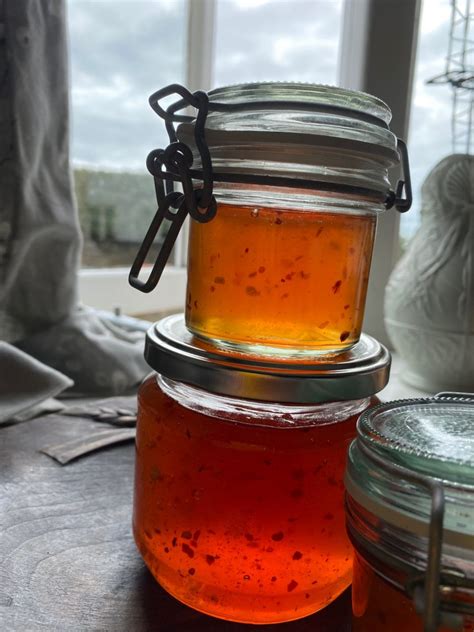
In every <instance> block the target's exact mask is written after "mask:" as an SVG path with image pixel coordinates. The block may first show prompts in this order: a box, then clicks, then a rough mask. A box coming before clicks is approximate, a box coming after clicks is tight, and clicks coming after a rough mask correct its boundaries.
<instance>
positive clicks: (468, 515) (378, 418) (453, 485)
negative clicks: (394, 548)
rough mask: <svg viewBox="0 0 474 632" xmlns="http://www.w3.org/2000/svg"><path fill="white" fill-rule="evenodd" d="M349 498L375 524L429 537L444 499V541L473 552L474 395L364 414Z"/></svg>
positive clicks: (351, 461)
mask: <svg viewBox="0 0 474 632" xmlns="http://www.w3.org/2000/svg"><path fill="white" fill-rule="evenodd" d="M357 431H358V436H357V439H356V440H355V441H354V442H353V443H352V444H351V446H350V448H349V454H348V461H347V469H346V478H345V484H346V490H347V492H348V494H349V496H350V497H352V498H353V499H354V500H355V501H356V502H357V503H359V504H360V505H361V506H362V507H364V508H365V509H366V510H368V511H369V512H370V513H371V514H372V515H374V516H376V518H377V520H382V521H385V522H386V523H388V524H390V525H394V526H396V527H398V528H401V529H404V530H405V531H406V532H409V533H411V534H416V535H418V536H428V533H429V526H430V522H431V511H432V502H433V500H432V493H434V492H433V490H434V489H438V490H439V489H442V491H443V495H444V501H443V502H444V520H443V534H444V535H443V541H444V543H447V544H454V545H456V546H461V547H468V548H471V549H472V550H474V394H472V395H471V394H468V393H465V394H464V393H453V394H440V395H437V396H436V397H433V398H430V399H413V400H400V401H395V402H390V403H387V404H380V405H378V406H375V407H374V408H372V409H369V410H368V411H366V412H364V413H362V415H361V416H360V418H359V421H358V424H357Z"/></svg>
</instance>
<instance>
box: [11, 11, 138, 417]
mask: <svg viewBox="0 0 474 632" xmlns="http://www.w3.org/2000/svg"><path fill="white" fill-rule="evenodd" d="M68 137H69V87H68V58H67V30H66V24H65V4H64V2H63V0H20V1H19V0H0V283H1V288H0V339H2V340H3V341H4V342H5V343H9V344H8V352H6V351H5V349H7V346H6V345H4V347H3V351H4V352H3V353H0V375H2V374H3V375H5V373H4V372H5V371H10V370H13V367H14V366H15V362H13V360H12V358H13V356H14V354H15V351H16V350H17V349H21V351H22V352H23V354H27V356H31V357H32V358H35V359H36V360H35V362H33V363H32V370H33V372H34V369H35V367H36V368H38V361H39V362H40V363H42V364H44V365H47V366H48V367H51V368H53V369H54V370H55V372H56V373H57V372H59V373H60V374H63V375H64V376H67V378H66V381H65V382H64V384H65V385H69V384H70V380H72V381H73V382H74V385H73V387H72V389H73V390H75V391H76V392H80V393H88V394H101V395H103V394H107V393H109V394H117V393H120V392H123V391H126V390H128V389H130V388H132V387H134V386H136V385H137V384H138V383H139V382H140V380H141V379H142V377H143V376H144V375H145V373H146V372H147V366H146V364H145V361H144V360H143V357H142V347H143V329H144V327H140V326H139V325H138V326H137V331H134V327H130V326H127V327H122V326H121V323H120V321H117V319H115V322H111V320H110V319H109V318H108V317H107V316H106V315H103V314H98V313H96V312H94V311H93V310H91V309H85V308H82V307H80V306H79V305H78V294H77V278H76V277H77V270H78V266H79V261H80V251H81V233H80V228H79V224H78V214H77V209H76V206H75V200H74V196H73V188H72V182H71V173H70V168H69V142H68V141H69V138H68ZM140 329H141V331H140ZM18 353H20V352H18ZM24 358H25V356H24V355H22V357H21V363H23V364H24ZM23 364H22V365H23ZM9 367H10V368H9ZM56 377H57V376H56ZM68 378H69V379H68ZM0 380H1V377H0ZM33 381H34V380H33ZM4 384H5V382H4ZM24 388H25V390H28V389H30V388H33V387H32V381H30V384H28V383H25V384H24ZM4 390H5V389H4ZM53 390H54V389H53ZM1 396H2V390H1V389H0V397H1ZM6 396H7V395H5V394H4V397H6ZM1 405H2V402H1V399H0V406H1Z"/></svg>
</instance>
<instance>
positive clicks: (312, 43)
mask: <svg viewBox="0 0 474 632" xmlns="http://www.w3.org/2000/svg"><path fill="white" fill-rule="evenodd" d="M192 1H198V0H192ZM349 1H351V0H349ZM352 1H357V0H352ZM68 7H69V29H70V58H71V78H72V117H73V144H72V155H73V160H74V161H75V162H76V163H80V164H88V165H95V166H97V167H100V168H113V169H120V168H127V169H133V170H141V171H144V170H145V159H146V156H147V154H148V153H149V151H150V150H151V149H153V148H155V147H160V146H164V145H165V144H167V137H166V134H165V132H164V127H163V124H162V122H161V120H160V119H159V118H158V117H157V116H156V115H155V114H154V113H153V112H152V110H151V108H150V107H149V105H148V97H149V95H150V94H151V93H152V92H153V91H155V90H157V89H158V88H160V87H162V86H164V85H167V84H169V83H173V82H178V83H184V81H185V51H186V33H187V22H186V20H187V16H186V2H185V0H69V2H68ZM342 8H343V2H342V0H217V16H216V27H217V28H216V41H215V59H214V86H218V85H228V84H233V83H241V82H249V81H265V80H277V81H282V80H289V81H307V82H312V83H326V84H336V83H337V64H338V61H337V60H338V47H339V39H340V33H341V26H342ZM449 21H450V5H449V1H448V0H429V2H428V1H427V2H425V3H424V7H423V13H422V20H421V34H420V37H419V45H418V54H417V65H416V72H415V84H414V95H413V107H412V114H411V124H410V134H409V138H408V142H409V151H410V158H411V166H412V176H413V185H414V192H415V195H416V198H415V208H414V211H412V212H410V213H408V214H407V215H406V216H404V217H403V224H402V230H405V231H406V230H409V231H412V230H413V227H414V226H416V224H417V222H418V221H419V220H418V211H417V209H418V208H419V206H420V199H419V190H420V186H421V182H422V180H423V178H424V177H425V176H426V174H427V173H428V171H429V170H430V169H431V168H432V167H433V166H434V164H435V163H436V162H437V161H438V160H440V159H441V158H443V157H444V156H445V155H446V154H448V153H450V151H451V111H452V92H451V90H450V88H449V87H448V86H427V85H426V80H427V79H430V78H432V77H433V76H435V75H438V74H440V73H442V72H444V69H445V55H446V52H447V46H448V36H449ZM387 46H388V47H392V48H388V49H387V50H388V51H389V52H390V51H391V55H392V57H393V55H394V54H395V60H396V51H395V53H394V50H393V46H394V44H393V43H391V42H388V43H387ZM404 227H405V228H404ZM407 227H408V228H407Z"/></svg>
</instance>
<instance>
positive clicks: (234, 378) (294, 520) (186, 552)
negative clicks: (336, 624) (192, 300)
mask: <svg viewBox="0 0 474 632" xmlns="http://www.w3.org/2000/svg"><path fill="white" fill-rule="evenodd" d="M145 356H146V358H147V360H148V363H149V364H150V365H151V366H152V367H153V368H154V369H155V371H156V372H157V373H155V374H153V375H152V376H151V377H149V378H148V379H147V380H146V381H145V382H144V384H143V385H142V386H141V388H140V391H139V402H138V422H137V438H136V474H135V498H134V517H133V529H134V535H135V541H136V543H137V546H138V548H139V550H140V552H141V554H142V556H143V558H144V560H145V562H146V564H147V565H148V567H149V569H150V570H151V572H152V573H153V575H154V577H155V578H156V579H157V580H158V582H159V583H160V584H161V585H162V586H163V587H164V588H165V589H166V590H167V591H168V592H169V593H171V594H172V595H174V596H175V597H176V598H177V599H179V600H180V601H182V602H183V603H185V604H187V605H189V606H191V607H193V608H195V609H197V610H200V611H202V612H205V613H207V614H210V615H213V616H216V617H220V618H223V619H228V620H233V621H241V622H247V623H277V622H282V621H289V620H292V619H298V618H300V617H304V616H306V615H309V614H312V613H314V612H316V611H318V610H320V609H322V608H324V607H325V606H326V605H328V604H329V603H330V602H331V601H333V600H334V599H335V598H336V597H337V596H338V595H339V594H340V593H341V592H342V591H343V590H344V589H345V588H347V586H348V585H349V584H350V581H351V572H352V548H351V545H350V542H349V539H348V537H347V535H346V532H345V526H344V486H343V473H344V467H345V461H346V453H347V448H348V445H349V443H350V441H351V440H352V439H353V438H354V436H355V432H356V420H357V417H358V415H359V414H360V413H361V412H362V411H363V410H365V409H366V408H367V407H368V406H369V405H370V404H371V403H374V401H377V400H376V399H375V400H374V397H373V395H374V394H375V393H376V392H378V391H380V390H381V389H382V388H383V387H384V385H385V384H386V382H387V380H388V369H389V362H390V358H389V354H388V352H387V351H386V349H384V348H383V347H382V346H381V345H379V344H378V343H377V342H376V341H375V340H373V339H371V338H369V337H368V336H364V335H363V336H362V338H361V340H360V342H359V343H358V344H357V345H355V346H354V348H353V349H352V350H350V351H348V352H346V353H343V354H341V355H340V356H339V358H338V359H339V362H338V363H337V364H333V363H332V359H331V358H329V359H328V358H326V359H325V360H324V361H323V360H321V361H319V362H318V363H317V364H313V365H308V364H306V363H303V362H300V363H289V362H259V361H256V360H252V359H248V358H244V357H243V356H241V355H239V354H235V355H234V356H229V355H227V356H225V355H220V354H219V353H217V352H216V351H215V349H213V347H212V346H210V345H207V344H206V343H203V342H201V341H199V340H196V339H195V338H193V337H192V336H191V335H190V334H189V332H188V331H187V329H186V327H185V325H184V319H183V317H182V316H178V317H169V318H167V319H164V320H163V321H161V322H159V323H157V324H156V325H155V326H154V327H153V328H152V329H151V330H150V331H149V332H148V335H147V341H146V351H145Z"/></svg>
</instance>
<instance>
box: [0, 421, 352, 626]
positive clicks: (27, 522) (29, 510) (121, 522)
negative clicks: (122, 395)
mask: <svg viewBox="0 0 474 632" xmlns="http://www.w3.org/2000/svg"><path fill="white" fill-rule="evenodd" d="M94 426H95V423H94V422H92V421H88V420H85V419H78V418H67V417H61V416H60V415H50V416H48V417H42V418H39V419H36V420H34V421H29V422H26V423H22V424H18V425H14V426H9V427H6V428H0V630H1V632H10V631H14V632H17V631H18V632H20V631H21V632H36V631H38V632H39V631H41V632H43V631H48V632H53V631H58V632H59V631H61V632H66V631H70V630H74V631H76V630H77V631H83V630H85V631H88V630H94V631H104V632H105V631H106V632H109V631H110V632H115V631H117V632H122V631H123V632H145V631H146V632H154V631H156V632H174V631H179V632H181V631H183V632H188V631H189V632H198V631H199V632H200V631H215V632H236V631H237V630H242V631H244V630H258V631H259V632H264V631H266V630H273V631H274V632H275V631H276V630H282V631H285V632H296V631H297V632H307V631H308V632H309V631H311V632H348V631H349V630H350V623H349V620H350V612H349V611H350V603H349V602H350V599H349V595H348V593H346V594H344V595H343V596H342V597H341V598H339V599H338V600H337V601H336V602H335V603H334V604H332V605H331V606H329V607H328V608H327V609H326V610H324V611H323V612H321V613H318V614H316V615H313V616H312V617H308V618H306V619H301V620H299V621H296V622H293V623H285V624H280V625H277V626H275V625H268V626H266V625H264V626H253V625H241V624H235V623H229V622H225V621H220V620H217V619H212V618H210V617H207V616H205V615H202V614H200V613H198V612H195V611H193V610H191V609H190V608H187V607H186V606H184V605H182V604H180V603H179V602H177V601H175V600H174V599H173V598H172V597H169V596H168V595H167V594H166V593H165V592H164V591H163V590H162V589H161V588H160V587H159V585H158V584H157V583H156V582H155V581H154V579H153V578H152V576H151V575H150V573H149V572H148V571H147V569H146V567H145V565H144V563H143V561H142V559H141V557H140V556H139V554H138V552H137V550H136V548H135V545H134V542H133V538H132V534H131V526H130V523H131V504H132V480H133V461H134V450H133V445H132V444H127V445H120V446H114V447H111V448H108V449H106V450H103V451H101V452H98V453H95V454H92V455H89V456H86V457H83V458H81V459H79V460H77V461H74V462H72V463H70V464H69V465H66V466H60V465H59V464H58V463H56V462H55V461H53V460H52V459H51V458H50V457H48V456H46V455H45V454H42V453H40V452H39V450H41V448H43V447H45V446H46V445H50V444H54V443H61V442H64V441H66V440H68V439H72V438H74V437H79V436H81V434H83V433H88V432H90V430H91V427H94ZM106 427H107V426H106Z"/></svg>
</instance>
